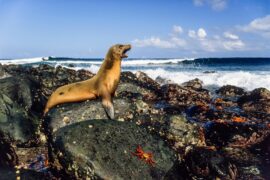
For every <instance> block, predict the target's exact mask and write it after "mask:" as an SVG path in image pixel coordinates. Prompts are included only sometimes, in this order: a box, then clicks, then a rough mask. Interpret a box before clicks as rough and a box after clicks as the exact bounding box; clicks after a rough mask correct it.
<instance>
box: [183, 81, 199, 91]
mask: <svg viewBox="0 0 270 180" xmlns="http://www.w3.org/2000/svg"><path fill="white" fill-rule="evenodd" d="M202 85H203V82H202V81H201V80H199V79H198V78H196V79H193V80H190V81H188V82H185V83H183V84H182V86H184V87H187V88H192V89H197V90H199V89H202Z"/></svg>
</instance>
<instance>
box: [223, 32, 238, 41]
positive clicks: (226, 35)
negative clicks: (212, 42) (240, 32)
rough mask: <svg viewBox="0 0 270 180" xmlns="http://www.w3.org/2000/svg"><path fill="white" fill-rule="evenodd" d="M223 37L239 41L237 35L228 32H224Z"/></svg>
mask: <svg viewBox="0 0 270 180" xmlns="http://www.w3.org/2000/svg"><path fill="white" fill-rule="evenodd" d="M223 36H224V37H225V38H228V39H232V40H237V39H239V37H238V36H237V35H235V34H232V33H230V32H224V33H223Z"/></svg>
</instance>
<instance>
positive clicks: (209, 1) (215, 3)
mask: <svg viewBox="0 0 270 180" xmlns="http://www.w3.org/2000/svg"><path fill="white" fill-rule="evenodd" d="M227 1H228V0H193V4H194V5H195V6H203V5H205V4H206V5H210V6H211V8H212V9H213V10H215V11H221V10H223V9H225V8H226V7H227Z"/></svg>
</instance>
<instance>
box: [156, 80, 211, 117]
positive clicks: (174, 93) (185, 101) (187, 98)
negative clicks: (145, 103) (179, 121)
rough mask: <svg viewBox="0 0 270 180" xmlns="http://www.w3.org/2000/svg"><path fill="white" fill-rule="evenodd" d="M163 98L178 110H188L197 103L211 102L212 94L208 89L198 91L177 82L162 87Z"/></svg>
mask: <svg viewBox="0 0 270 180" xmlns="http://www.w3.org/2000/svg"><path fill="white" fill-rule="evenodd" d="M161 98H162V99H163V100H165V101H166V102H167V104H168V105H169V106H170V107H171V108H172V107H174V108H176V109H177V110H178V112H182V111H185V110H187V109H188V108H189V107H190V106H192V105H194V104H197V103H209V102H210V94H209V92H208V91H207V90H201V91H196V90H193V89H189V88H186V87H182V86H179V85H177V84H166V85H163V86H162V87H161Z"/></svg>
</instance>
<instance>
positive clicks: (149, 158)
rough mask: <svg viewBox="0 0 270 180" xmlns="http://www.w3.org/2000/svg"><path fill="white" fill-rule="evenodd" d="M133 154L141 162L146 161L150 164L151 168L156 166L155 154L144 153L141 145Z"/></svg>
mask: <svg viewBox="0 0 270 180" xmlns="http://www.w3.org/2000/svg"><path fill="white" fill-rule="evenodd" d="M132 154H133V155H134V156H137V157H138V158H140V159H141V160H144V161H145V162H146V163H148V164H149V165H151V166H154V165H155V161H154V160H153V159H152V158H153V154H152V153H146V152H144V151H143V149H142V147H141V146H140V145H139V146H138V147H137V148H136V152H132Z"/></svg>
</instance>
